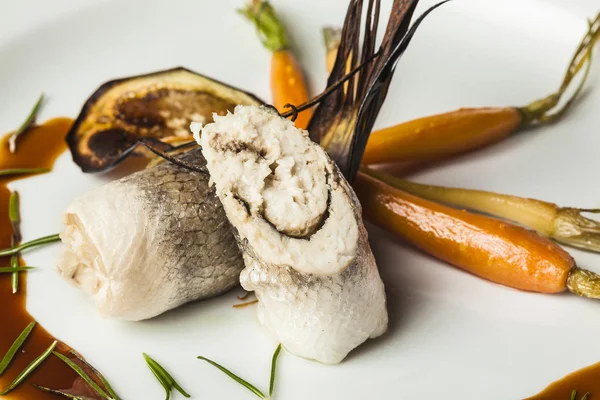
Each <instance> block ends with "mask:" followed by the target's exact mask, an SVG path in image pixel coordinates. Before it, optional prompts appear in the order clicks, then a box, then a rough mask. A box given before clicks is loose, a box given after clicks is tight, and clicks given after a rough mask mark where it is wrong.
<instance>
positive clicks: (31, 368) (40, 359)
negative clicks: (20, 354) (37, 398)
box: [0, 340, 58, 395]
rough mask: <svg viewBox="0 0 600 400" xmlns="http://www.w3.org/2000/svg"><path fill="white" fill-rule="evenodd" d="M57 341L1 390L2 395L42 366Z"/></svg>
mask: <svg viewBox="0 0 600 400" xmlns="http://www.w3.org/2000/svg"><path fill="white" fill-rule="evenodd" d="M57 343H58V342H57V341H56V340H55V341H54V342H53V343H52V344H51V345H50V347H48V348H47V349H46V350H45V351H44V352H43V353H42V354H40V355H39V356H38V357H37V358H36V359H35V360H33V361H32V362H31V364H29V365H28V366H27V367H25V369H24V370H23V371H22V372H21V373H20V374H19V375H18V376H17V377H16V378H15V380H14V381H13V382H12V383H11V384H10V385H8V387H7V388H6V389H4V390H3V391H2V392H0V395H5V394H6V393H8V392H10V391H11V390H13V389H14V388H16V387H17V386H19V385H20V384H21V383H22V382H23V381H24V380H25V379H26V378H27V377H28V376H29V375H30V374H31V373H32V372H33V371H35V369H36V368H37V367H39V366H40V364H41V363H42V362H44V360H45V359H46V358H48V356H49V355H50V354H52V351H53V350H54V348H55V347H56V344H57Z"/></svg>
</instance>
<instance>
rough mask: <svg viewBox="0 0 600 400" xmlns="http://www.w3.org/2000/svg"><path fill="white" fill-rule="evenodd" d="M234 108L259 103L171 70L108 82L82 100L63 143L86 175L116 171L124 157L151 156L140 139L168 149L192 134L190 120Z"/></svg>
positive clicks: (208, 118) (209, 81)
mask: <svg viewBox="0 0 600 400" xmlns="http://www.w3.org/2000/svg"><path fill="white" fill-rule="evenodd" d="M238 104H246V105H260V104H263V102H262V101H261V100H259V99H258V98H257V97H255V96H253V95H251V94H249V93H246V92H243V91H241V90H239V89H236V88H233V87H231V86H228V85H226V84H224V83H221V82H218V81H215V80H213V79H211V78H208V77H206V76H203V75H200V74H197V73H195V72H192V71H190V70H188V69H185V68H181V67H180V68H174V69H169V70H165V71H159V72H155V73H151V74H146V75H139V76H134V77H128V78H123V79H117V80H113V81H110V82H107V83H105V84H103V85H102V86H100V88H98V90H96V91H95V92H94V94H92V96H91V97H90V98H89V99H88V100H87V101H86V103H85V104H84V106H83V109H82V110H81V113H80V114H79V116H78V117H77V119H76V120H75V123H74V124H73V127H72V128H71V130H70V131H69V133H68V134H67V143H68V144H69V148H70V149H71V153H72V155H73V160H74V161H75V163H76V164H77V165H79V167H81V169H82V170H83V171H84V172H99V171H103V170H106V169H109V168H111V167H114V166H115V165H117V164H118V163H119V162H121V161H122V160H123V159H124V158H125V157H126V156H127V155H128V154H135V155H141V156H147V157H149V156H150V153H149V152H148V151H147V150H146V149H145V148H143V146H137V144H138V140H139V139H140V138H148V139H149V140H152V141H153V142H154V143H153V144H154V146H155V147H157V148H161V149H163V150H168V149H170V148H171V147H172V146H171V143H172V142H181V140H182V139H187V138H189V139H190V140H191V135H190V131H189V125H190V122H191V121H199V122H204V121H206V122H208V121H211V120H212V113H213V112H215V113H217V114H221V115H223V114H225V113H226V112H227V111H228V110H230V111H233V109H234V107H235V106H236V105H238Z"/></svg>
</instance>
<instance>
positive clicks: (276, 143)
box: [192, 106, 388, 364]
mask: <svg viewBox="0 0 600 400" xmlns="http://www.w3.org/2000/svg"><path fill="white" fill-rule="evenodd" d="M200 129H202V136H201V137H200ZM192 130H193V131H194V135H195V138H196V140H197V141H198V142H199V143H201V145H202V152H203V154H204V156H205V157H206V160H207V167H208V170H209V171H210V174H211V181H213V182H214V184H215V186H216V192H217V195H218V196H219V198H220V199H221V202H222V204H223V207H224V208H225V211H226V213H227V217H228V219H229V221H230V222H231V224H232V225H233V227H234V228H235V229H234V234H235V236H236V239H237V240H238V245H239V247H240V250H241V251H242V254H243V256H244V262H245V265H246V267H245V269H244V270H243V271H242V273H241V277H240V281H241V284H242V286H243V287H244V288H245V289H246V290H253V291H255V292H256V296H257V298H258V299H259V305H258V318H259V320H260V322H261V323H262V324H263V325H264V326H265V327H266V328H267V329H268V330H269V331H271V332H272V334H273V335H274V336H275V337H276V338H277V340H279V341H280V342H281V343H282V344H283V345H284V346H285V347H286V349H288V350H289V351H291V352H292V353H295V354H297V355H299V356H302V357H305V358H309V359H313V360H317V361H320V362H323V363H328V364H333V363H338V362H340V361H342V360H343V359H344V357H346V355H347V354H348V353H349V352H350V351H351V350H352V349H354V348H355V347H357V346H359V345H360V344H361V343H363V342H364V341H365V340H367V339H368V338H375V337H377V336H380V335H382V334H383V333H384V332H385V331H386V329H387V323H388V315H387V309H386V298H385V291H384V286H383V282H382V281H381V278H380V277H379V272H378V270H377V266H376V264H375V260H374V258H373V254H372V253H371V249H370V247H369V244H368V240H367V232H366V230H365V228H364V226H363V223H362V218H361V207H360V203H359V202H358V200H357V198H356V195H355V194H354V191H353V190H352V189H351V188H350V186H349V184H348V182H347V181H346V180H345V179H344V178H343V176H342V175H341V173H340V172H339V170H338V168H337V167H336V165H335V164H334V163H333V162H332V161H331V160H330V159H329V157H328V156H327V154H326V153H325V151H324V150H323V149H322V148H321V147H320V146H319V145H317V144H315V143H314V142H312V141H310V139H309V138H308V132H307V131H305V130H301V129H297V128H296V127H295V126H294V124H293V123H292V122H291V121H289V120H286V119H284V118H282V117H280V116H279V115H278V114H277V113H276V112H275V111H274V110H271V109H269V108H266V107H260V108H259V107H256V106H237V107H236V108H235V112H234V113H233V114H231V113H230V114H228V115H226V116H218V115H215V116H214V123H211V124H208V125H206V126H204V127H203V128H201V126H200V125H198V124H193V125H192Z"/></svg>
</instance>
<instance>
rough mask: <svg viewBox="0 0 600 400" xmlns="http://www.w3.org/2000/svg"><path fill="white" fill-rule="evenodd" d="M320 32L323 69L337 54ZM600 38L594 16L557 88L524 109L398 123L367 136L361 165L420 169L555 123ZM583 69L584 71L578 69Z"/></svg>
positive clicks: (454, 113)
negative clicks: (406, 165)
mask: <svg viewBox="0 0 600 400" xmlns="http://www.w3.org/2000/svg"><path fill="white" fill-rule="evenodd" d="M328 35H329V36H331V31H324V38H325V43H326V46H327V58H326V62H327V66H328V68H330V59H332V58H333V59H334V60H335V54H336V53H337V47H336V41H335V36H333V39H329V38H328V37H329V36H328ZM599 37H600V14H598V15H597V16H596V19H595V20H594V21H591V22H590V23H589V30H588V32H587V33H586V35H585V36H584V38H583V40H582V41H581V43H580V45H579V47H578V48H577V50H576V52H575V54H574V56H573V58H572V59H571V63H570V65H569V68H568V69H567V72H566V74H565V77H564V79H563V81H562V83H561V86H560V88H559V89H558V91H557V92H556V93H553V94H551V95H549V96H547V97H545V98H543V99H540V100H537V101H534V102H533V103H531V104H529V105H527V106H524V107H483V108H462V109H459V110H456V111H451V112H447V113H443V114H437V115H431V116H428V117H424V118H419V119H415V120H412V121H408V122H404V123H401V124H398V125H394V126H391V127H388V128H384V129H381V130H378V131H375V132H373V133H372V134H371V136H370V137H369V141H368V142H367V146H366V149H365V152H364V156H363V159H362V162H363V164H379V163H390V162H408V163H409V165H412V164H414V163H417V164H422V163H423V162H427V163H428V162H431V161H434V160H437V159H442V158H447V157H450V156H453V155H456V154H460V153H464V152H468V151H471V150H475V149H477V148H480V147H483V146H486V145H489V144H492V143H495V142H498V141H500V140H502V139H505V138H507V137H508V136H510V135H512V134H514V133H516V132H519V131H522V130H525V129H527V128H530V127H532V126H538V125H544V124H550V123H553V122H556V121H558V120H559V119H560V118H561V117H562V116H563V115H564V114H565V113H566V112H567V110H568V109H569V108H570V106H571V105H572V104H573V102H574V100H575V99H576V98H577V96H578V94H579V93H580V91H581V89H582V87H583V84H584V83H585V80H586V78H587V75H588V72H589V67H590V63H591V52H592V48H593V47H594V44H595V43H596V41H597V40H598V38H599ZM584 66H585V68H584ZM580 72H583V77H582V79H581V80H580V83H579V86H578V87H577V88H576V89H575V91H574V92H573V93H572V94H571V97H570V98H569V99H568V100H567V101H566V102H565V103H564V105H562V107H561V108H560V109H558V110H556V111H554V112H553V110H554V109H555V108H556V107H557V106H558V104H559V102H560V100H561V97H562V96H563V94H564V93H565V92H566V91H567V89H568V87H569V86H570V85H571V82H572V81H573V78H574V77H575V76H576V75H578V74H579V73H580Z"/></svg>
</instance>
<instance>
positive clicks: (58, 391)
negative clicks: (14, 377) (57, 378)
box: [32, 383, 86, 400]
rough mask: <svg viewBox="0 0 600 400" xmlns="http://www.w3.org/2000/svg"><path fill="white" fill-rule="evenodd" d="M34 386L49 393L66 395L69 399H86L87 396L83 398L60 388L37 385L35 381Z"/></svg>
mask: <svg viewBox="0 0 600 400" xmlns="http://www.w3.org/2000/svg"><path fill="white" fill-rule="evenodd" d="M32 386H33V387H34V388H36V389H38V390H41V391H42V392H47V393H51V394H55V395H57V396H64V397H66V398H67V399H74V400H86V399H85V398H83V397H81V396H76V395H74V394H71V393H66V392H63V391H60V390H55V389H50V388H47V387H45V386H40V385H36V384H35V383H33V384H32Z"/></svg>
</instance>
